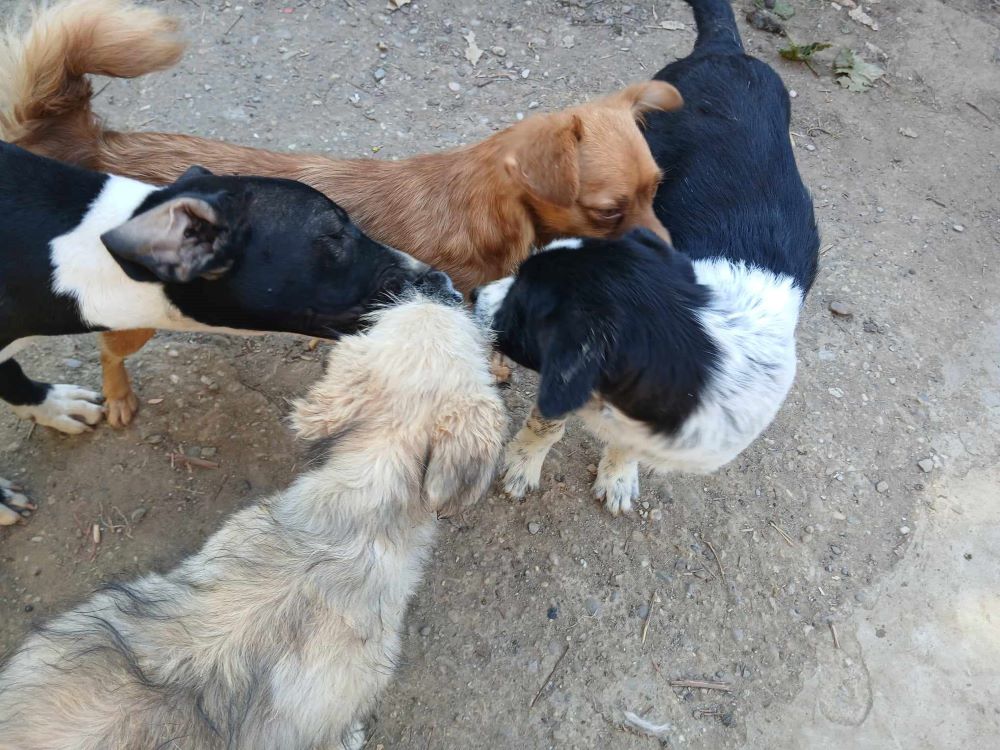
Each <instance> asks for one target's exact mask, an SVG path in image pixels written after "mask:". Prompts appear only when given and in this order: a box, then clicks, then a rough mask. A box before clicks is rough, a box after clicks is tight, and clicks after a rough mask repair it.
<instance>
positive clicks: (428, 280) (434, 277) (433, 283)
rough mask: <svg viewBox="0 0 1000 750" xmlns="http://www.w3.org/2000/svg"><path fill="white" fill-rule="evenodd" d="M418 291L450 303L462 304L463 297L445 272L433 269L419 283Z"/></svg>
mask: <svg viewBox="0 0 1000 750" xmlns="http://www.w3.org/2000/svg"><path fill="white" fill-rule="evenodd" d="M417 289H419V290H420V291H422V292H423V293H424V294H428V295H430V296H433V297H438V298H440V299H443V300H446V301H449V302H461V301H462V295H461V294H459V293H458V291H456V289H455V285H454V284H453V283H452V281H451V277H450V276H449V275H448V274H446V273H445V272H444V271H438V270H437V269H435V268H432V269H431V270H429V271H428V272H427V273H425V274H424V275H423V276H421V277H420V279H419V280H418V281H417Z"/></svg>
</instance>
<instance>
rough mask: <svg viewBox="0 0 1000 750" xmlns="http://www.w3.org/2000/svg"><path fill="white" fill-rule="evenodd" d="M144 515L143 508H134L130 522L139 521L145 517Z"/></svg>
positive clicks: (144, 510)
mask: <svg viewBox="0 0 1000 750" xmlns="http://www.w3.org/2000/svg"><path fill="white" fill-rule="evenodd" d="M145 516H146V509H145V508H136V509H135V510H133V511H132V516H131V518H132V523H139V521H141V520H142V519H143V518H145Z"/></svg>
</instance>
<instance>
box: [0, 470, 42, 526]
mask: <svg viewBox="0 0 1000 750" xmlns="http://www.w3.org/2000/svg"><path fill="white" fill-rule="evenodd" d="M19 490H20V488H19V487H17V486H15V485H13V484H11V483H10V482H8V481H7V480H6V479H0V526H11V525H13V524H15V523H17V522H18V521H20V520H21V519H22V518H24V517H25V516H28V515H30V514H31V511H33V510H34V509H35V506H34V504H33V503H31V502H30V501H29V500H28V498H26V497H25V496H24V495H22V494H21V493H20V491H19Z"/></svg>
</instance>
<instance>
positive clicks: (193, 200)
mask: <svg viewBox="0 0 1000 750" xmlns="http://www.w3.org/2000/svg"><path fill="white" fill-rule="evenodd" d="M189 171H190V170H189ZM219 202H220V201H219V197H218V196H210V197H194V196H190V195H181V196H178V197H177V198H173V199H171V200H168V201H165V202H164V203H161V204H160V205H158V206H154V207H153V208H151V209H149V210H148V211H143V212H142V213H141V214H139V215H138V216H134V217H133V218H131V219H130V220H129V221H127V222H125V223H124V224H122V225H121V226H120V227H117V228H115V229H112V230H110V231H108V232H105V233H104V234H102V235H101V242H103V243H104V246H105V247H106V248H107V249H108V250H109V251H110V252H111V254H112V255H115V256H117V257H118V258H121V259H122V260H127V261H131V262H132V263H137V264H139V265H140V266H143V267H145V268H146V269H148V270H149V271H151V272H152V273H153V275H154V276H156V277H157V278H158V279H160V280H161V281H165V282H173V283H179V284H184V283H187V282H189V281H191V280H193V279H196V278H199V277H205V278H216V277H218V276H220V275H222V274H224V273H225V272H226V271H228V270H229V268H230V266H231V265H232V259H231V257H230V254H229V252H228V251H229V249H230V248H229V245H230V242H229V240H230V237H231V231H230V227H229V226H228V222H227V221H225V220H224V219H223V218H222V216H221V210H220V209H219Z"/></svg>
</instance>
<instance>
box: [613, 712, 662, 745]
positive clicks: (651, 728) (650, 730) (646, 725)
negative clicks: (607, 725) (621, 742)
mask: <svg viewBox="0 0 1000 750" xmlns="http://www.w3.org/2000/svg"><path fill="white" fill-rule="evenodd" d="M624 716H625V723H624V726H625V728H626V729H631V730H633V731H635V732H638V733H640V734H645V735H647V736H648V737H655V738H656V739H658V740H665V739H666V738H667V736H668V735H669V734H670V732H671V730H673V728H674V727H673V725H672V724H671V723H670V722H666V723H665V724H654V723H653V722H651V721H648V720H647V719H644V718H642V717H641V716H639V715H638V714H634V713H632V712H631V711H626V712H625V714H624Z"/></svg>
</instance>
